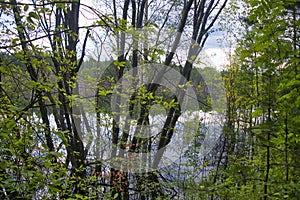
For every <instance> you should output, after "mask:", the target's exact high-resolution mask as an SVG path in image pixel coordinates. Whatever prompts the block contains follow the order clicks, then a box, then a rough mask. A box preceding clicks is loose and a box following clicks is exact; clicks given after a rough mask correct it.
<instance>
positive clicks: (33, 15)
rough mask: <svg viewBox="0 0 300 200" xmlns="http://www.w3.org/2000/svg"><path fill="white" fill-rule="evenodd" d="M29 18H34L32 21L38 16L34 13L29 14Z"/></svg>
mask: <svg viewBox="0 0 300 200" xmlns="http://www.w3.org/2000/svg"><path fill="white" fill-rule="evenodd" d="M29 16H30V17H32V18H34V19H39V16H38V15H37V14H36V13H35V12H30V13H29Z"/></svg>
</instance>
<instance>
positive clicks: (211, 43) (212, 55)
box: [80, 0, 230, 69]
mask: <svg viewBox="0 0 300 200" xmlns="http://www.w3.org/2000/svg"><path fill="white" fill-rule="evenodd" d="M94 2H96V0H86V1H84V2H83V3H84V4H86V5H87V6H91V7H93V8H96V7H95V3H94ZM81 10H82V12H81V15H80V24H81V25H88V24H91V23H92V22H93V21H94V20H95V19H97V16H96V15H95V14H93V13H92V12H91V11H90V10H89V9H88V8H87V7H84V6H81ZM104 12H105V11H104ZM81 40H82V41H83V39H81ZM222 40H224V32H221V31H218V32H213V33H212V34H211V35H210V36H209V37H208V39H207V41H206V44H205V47H204V54H205V57H207V58H206V59H207V60H209V62H212V64H214V65H215V67H216V68H217V69H222V68H223V66H224V65H226V64H229V61H228V58H227V57H228V56H227V54H228V52H229V50H230V49H229V47H226V46H224V43H222ZM220 42H221V43H222V44H221V43H220ZM92 52H93V50H92ZM87 57H91V56H90V55H89V54H88V53H87Z"/></svg>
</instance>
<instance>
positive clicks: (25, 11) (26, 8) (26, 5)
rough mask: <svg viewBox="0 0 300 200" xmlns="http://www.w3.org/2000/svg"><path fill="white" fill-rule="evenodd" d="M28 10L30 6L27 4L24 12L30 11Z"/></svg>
mask: <svg viewBox="0 0 300 200" xmlns="http://www.w3.org/2000/svg"><path fill="white" fill-rule="evenodd" d="M28 8H29V6H28V5H27V4H26V5H25V6H24V11H25V12H26V11H27V10H28Z"/></svg>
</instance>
